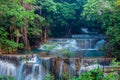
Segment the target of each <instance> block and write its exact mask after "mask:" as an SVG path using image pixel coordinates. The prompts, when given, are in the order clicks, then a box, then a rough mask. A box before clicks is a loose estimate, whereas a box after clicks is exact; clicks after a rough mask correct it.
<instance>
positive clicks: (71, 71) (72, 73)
mask: <svg viewBox="0 0 120 80" xmlns="http://www.w3.org/2000/svg"><path fill="white" fill-rule="evenodd" d="M75 72H76V71H75V59H74V58H72V59H71V58H70V68H69V73H70V76H74V75H75Z"/></svg>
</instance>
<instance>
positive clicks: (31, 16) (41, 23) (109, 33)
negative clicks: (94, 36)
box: [0, 0, 120, 59]
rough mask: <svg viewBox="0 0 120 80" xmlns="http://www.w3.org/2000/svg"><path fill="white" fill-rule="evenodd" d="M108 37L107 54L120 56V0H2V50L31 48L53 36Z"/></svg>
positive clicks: (0, 49) (0, 27)
mask: <svg viewBox="0 0 120 80" xmlns="http://www.w3.org/2000/svg"><path fill="white" fill-rule="evenodd" d="M81 27H85V28H86V27H87V28H89V30H90V31H97V32H98V33H102V34H104V35H105V36H106V40H107V45H106V49H105V51H106V53H107V54H106V55H107V56H111V55H112V56H113V57H116V58H117V59H120V58H119V56H118V55H120V0H0V53H17V52H18V50H20V49H22V50H30V49H32V48H33V47H38V46H39V43H42V42H46V40H47V38H49V37H55V38H57V37H61V38H65V37H69V36H70V35H72V34H81V33H82V31H81Z"/></svg>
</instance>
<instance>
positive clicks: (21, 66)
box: [17, 62, 25, 80]
mask: <svg viewBox="0 0 120 80" xmlns="http://www.w3.org/2000/svg"><path fill="white" fill-rule="evenodd" d="M24 65H25V63H24V62H21V63H20V66H19V68H18V77H17V80H24V75H23V74H24V73H23V70H24Z"/></svg>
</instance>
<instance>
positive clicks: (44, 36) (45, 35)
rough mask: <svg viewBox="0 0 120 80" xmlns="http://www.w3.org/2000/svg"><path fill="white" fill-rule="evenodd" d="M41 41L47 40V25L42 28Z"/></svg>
mask: <svg viewBox="0 0 120 80" xmlns="http://www.w3.org/2000/svg"><path fill="white" fill-rule="evenodd" d="M43 41H44V42H46V41H47V27H45V29H44V33H43Z"/></svg>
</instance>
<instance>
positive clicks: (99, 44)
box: [94, 39, 106, 49]
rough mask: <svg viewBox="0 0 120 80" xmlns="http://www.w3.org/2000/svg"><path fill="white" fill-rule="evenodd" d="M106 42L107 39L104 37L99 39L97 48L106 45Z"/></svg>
mask: <svg viewBox="0 0 120 80" xmlns="http://www.w3.org/2000/svg"><path fill="white" fill-rule="evenodd" d="M105 43H106V41H105V40H104V39H101V40H99V41H98V42H97V43H96V44H95V47H94V48H95V49H100V48H102V47H103V46H104V44H105Z"/></svg>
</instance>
